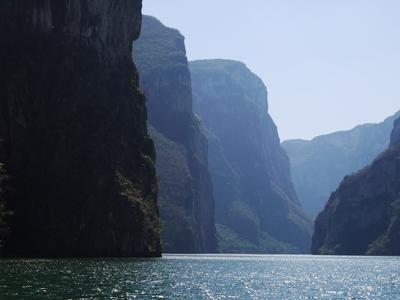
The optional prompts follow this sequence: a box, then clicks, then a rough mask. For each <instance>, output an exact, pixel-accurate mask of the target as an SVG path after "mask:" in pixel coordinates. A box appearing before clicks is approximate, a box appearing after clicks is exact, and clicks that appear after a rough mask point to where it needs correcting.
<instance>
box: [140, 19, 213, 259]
mask: <svg viewBox="0 0 400 300" xmlns="http://www.w3.org/2000/svg"><path fill="white" fill-rule="evenodd" d="M133 59H134V61H135V62H136V64H137V65H138V69H139V72H140V74H141V76H140V79H141V80H140V81H141V87H142V89H143V90H144V92H145V94H146V96H147V99H148V115H149V125H150V134H151V136H152V138H153V140H154V141H155V145H156V152H157V160H156V161H157V164H156V167H157V170H158V174H159V177H160V190H159V194H158V204H159V207H160V216H161V220H162V224H163V228H162V231H161V233H162V234H161V240H162V246H163V249H164V251H166V252H170V253H182V252H183V253H202V252H206V253H210V252H215V251H217V243H216V239H215V223H214V198H213V191H212V183H211V177H210V174H209V172H208V158H207V157H208V153H207V140H206V137H205V136H204V134H203V132H202V130H201V128H200V122H199V120H198V119H197V118H196V116H195V115H194V113H193V103H192V102H193V100H192V83H191V78H190V72H189V66H188V62H187V58H186V51H185V43H184V37H183V36H182V35H181V34H180V33H179V32H178V31H177V30H175V29H171V28H167V27H165V26H164V25H162V24H161V23H160V22H159V21H158V20H157V19H155V18H153V17H149V16H143V21H142V34H141V37H140V38H139V40H138V41H137V42H135V43H134V49H133Z"/></svg>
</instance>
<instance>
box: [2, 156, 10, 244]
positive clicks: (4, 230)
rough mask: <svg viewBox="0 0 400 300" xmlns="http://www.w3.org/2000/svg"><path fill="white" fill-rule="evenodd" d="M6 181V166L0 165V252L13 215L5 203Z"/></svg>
mask: <svg viewBox="0 0 400 300" xmlns="http://www.w3.org/2000/svg"><path fill="white" fill-rule="evenodd" d="M6 179H7V176H6V173H5V170H4V166H3V164H1V163H0V251H1V248H2V246H3V241H4V238H5V236H6V234H7V231H8V226H7V218H8V217H9V216H10V215H11V213H10V211H9V210H8V209H7V205H6V201H5V189H6Z"/></svg>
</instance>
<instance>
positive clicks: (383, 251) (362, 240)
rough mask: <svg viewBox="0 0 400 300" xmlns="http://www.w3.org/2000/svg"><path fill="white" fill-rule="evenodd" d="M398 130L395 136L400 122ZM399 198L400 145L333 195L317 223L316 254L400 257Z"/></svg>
mask: <svg viewBox="0 0 400 300" xmlns="http://www.w3.org/2000/svg"><path fill="white" fill-rule="evenodd" d="M396 126H397V127H395V129H394V130H393V132H396V131H397V130H399V127H400V122H397V123H396ZM392 136H393V137H394V136H395V135H392ZM392 142H393V140H392ZM399 196H400V145H395V143H392V147H391V148H389V149H388V150H386V151H385V152H384V153H383V154H381V155H380V156H378V158H376V159H375V160H374V161H373V163H372V164H371V165H370V166H368V167H366V168H364V169H362V170H361V171H359V172H358V173H356V174H354V175H352V176H347V177H345V178H344V180H343V181H342V183H341V184H340V186H339V188H338V189H337V190H336V191H335V192H334V193H333V194H332V196H331V197H330V199H329V201H328V203H327V205H326V206H325V209H324V210H323V211H322V212H321V213H320V214H319V216H318V218H317V219H316V222H315V232H314V236H313V242H312V253H314V254H337V255H364V254H371V255H399V254H400V234H399V233H400V221H399V220H400V200H399Z"/></svg>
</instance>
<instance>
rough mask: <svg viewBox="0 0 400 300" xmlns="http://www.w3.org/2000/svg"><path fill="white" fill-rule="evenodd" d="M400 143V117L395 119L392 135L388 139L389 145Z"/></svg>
mask: <svg viewBox="0 0 400 300" xmlns="http://www.w3.org/2000/svg"><path fill="white" fill-rule="evenodd" d="M398 144H400V118H399V119H397V120H396V121H395V123H394V128H393V131H392V136H391V139H390V146H391V147H394V146H396V145H398Z"/></svg>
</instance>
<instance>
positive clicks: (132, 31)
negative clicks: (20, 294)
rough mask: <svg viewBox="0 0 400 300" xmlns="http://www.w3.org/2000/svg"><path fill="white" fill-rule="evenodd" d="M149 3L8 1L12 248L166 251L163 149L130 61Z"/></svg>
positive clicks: (5, 49) (3, 113)
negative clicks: (157, 163)
mask: <svg viewBox="0 0 400 300" xmlns="http://www.w3.org/2000/svg"><path fill="white" fill-rule="evenodd" d="M141 5H142V3H141V1H139V0H115V1H108V0H68V1H67V0H57V1H54V0H53V1H52V0H32V1H26V0H3V1H1V3H0V33H1V39H0V82H1V85H0V138H1V139H2V140H3V150H4V157H3V158H4V160H3V163H4V165H5V167H6V169H7V172H8V175H9V184H10V191H12V192H11V193H10V194H9V195H8V196H7V197H6V199H5V200H6V202H7V205H8V206H9V207H10V209H11V210H12V211H13V213H14V214H13V217H12V218H11V220H10V223H9V226H10V234H9V235H8V237H7V239H6V240H5V248H4V251H5V254H6V255H13V256H37V257H40V256H103V257H104V256H158V255H160V252H161V249H160V243H159V232H158V231H159V225H158V209H157V203H156V194H157V184H156V175H155V168H154V163H153V161H154V156H155V154H154V146H153V142H152V140H151V139H150V138H149V136H148V134H147V128H146V119H147V116H146V115H147V114H146V106H145V97H144V95H143V94H142V93H141V92H140V91H139V89H138V74H137V72H136V69H135V66H134V64H133V63H132V59H131V49H132V41H133V40H134V39H136V38H137V37H138V36H139V33H140V27H141Z"/></svg>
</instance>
